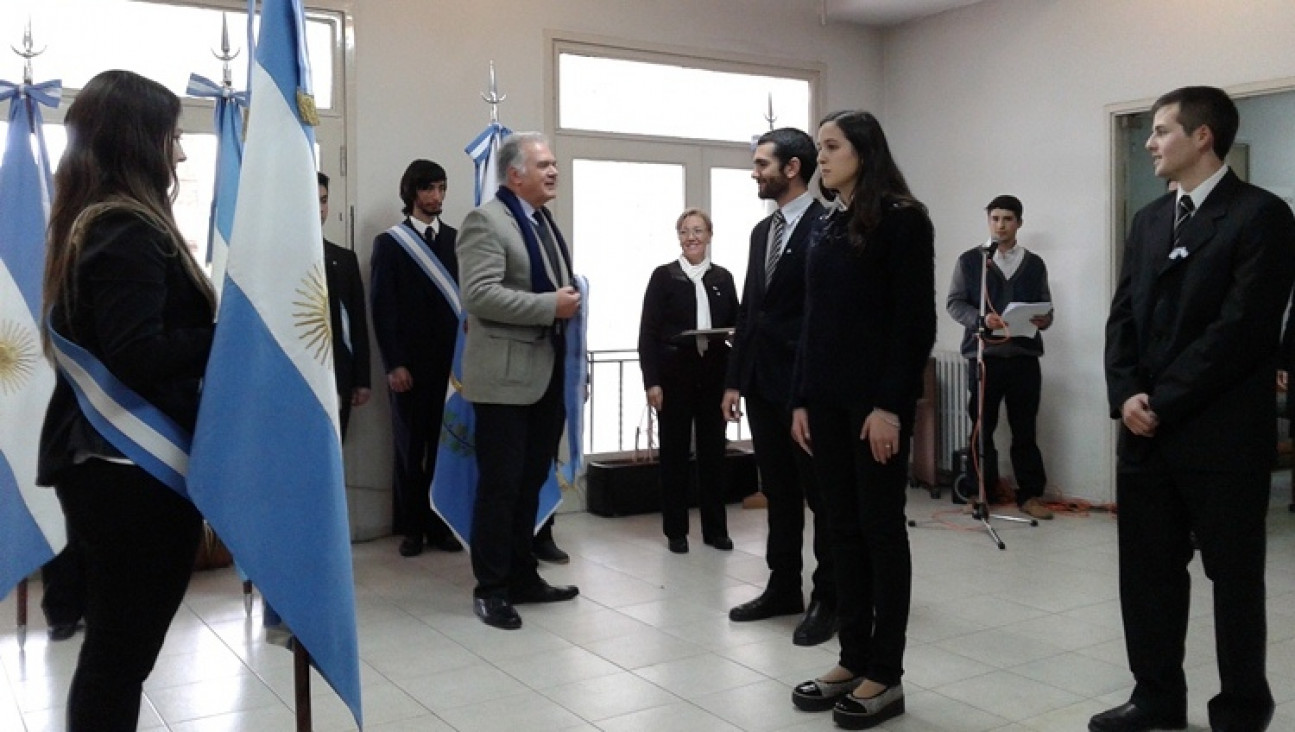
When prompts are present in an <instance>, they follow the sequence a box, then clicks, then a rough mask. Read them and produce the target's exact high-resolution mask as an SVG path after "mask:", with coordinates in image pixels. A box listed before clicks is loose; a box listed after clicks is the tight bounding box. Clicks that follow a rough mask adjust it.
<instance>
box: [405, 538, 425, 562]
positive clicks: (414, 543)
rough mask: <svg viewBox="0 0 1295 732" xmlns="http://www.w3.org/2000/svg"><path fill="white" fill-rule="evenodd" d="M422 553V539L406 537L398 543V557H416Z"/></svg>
mask: <svg viewBox="0 0 1295 732" xmlns="http://www.w3.org/2000/svg"><path fill="white" fill-rule="evenodd" d="M422 553H423V537H421V536H406V537H405V538H404V539H403V540H402V541H401V542H400V556H402V557H416V556H418V555H419V554H422Z"/></svg>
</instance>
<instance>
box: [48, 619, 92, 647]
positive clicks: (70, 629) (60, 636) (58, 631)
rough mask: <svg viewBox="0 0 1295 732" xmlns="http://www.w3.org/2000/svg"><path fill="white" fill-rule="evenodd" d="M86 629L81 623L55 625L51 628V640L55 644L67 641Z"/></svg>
mask: <svg viewBox="0 0 1295 732" xmlns="http://www.w3.org/2000/svg"><path fill="white" fill-rule="evenodd" d="M84 627H85V626H84V625H82V624H81V623H55V624H53V625H51V626H49V639H50V640H51V641H54V642H55V643H57V642H58V641H65V640H67V639H68V638H71V637H72V636H74V635H76V632H77V631H78V630H80V629H81V628H84Z"/></svg>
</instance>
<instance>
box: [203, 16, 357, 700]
mask: <svg viewBox="0 0 1295 732" xmlns="http://www.w3.org/2000/svg"><path fill="white" fill-rule="evenodd" d="M303 21H304V19H303V14H302V6H301V2H300V0H263V2H262V3H261V19H260V38H259V40H258V43H257V48H256V53H255V57H254V58H255V62H254V63H253V65H252V73H251V84H250V92H251V100H250V106H249V109H250V115H249V117H248V124H247V134H246V139H245V141H244V148H243V165H242V171H241V175H240V180H239V186H238V200H237V203H236V205H235V208H234V226H233V229H232V231H231V235H230V241H229V258H228V260H227V262H226V270H225V281H224V283H223V286H222V291H221V298H220V311H219V318H218V321H217V324H216V333H215V336H214V340H213V342H212V349H211V357H210V359H209V360H208V363H207V373H206V378H205V381H204V385H203V393H202V404H201V407H200V409H199V412H198V424H197V427H196V428H195V430H194V439H193V448H192V451H191V454H190V462H189V494H190V495H191V496H192V498H193V501H194V503H196V504H197V505H198V508H199V509H201V510H202V513H203V515H204V516H206V517H207V520H208V521H209V522H210V523H211V525H212V527H213V528H214V529H215V531H216V533H217V534H218V535H219V536H220V537H221V538H222V539H223V540H224V541H225V543H226V544H227V545H228V546H229V548H230V550H231V551H232V552H233V554H234V556H236V557H238V563H239V566H240V567H242V569H243V570H244V571H246V573H247V576H248V578H250V579H251V580H252V582H254V583H255V584H256V586H257V587H258V588H259V589H260V590H261V593H262V595H263V596H264V598H265V602H266V604H267V605H270V606H272V607H273V608H274V610H275V611H277V612H278V614H279V615H280V616H282V618H283V621H284V622H285V623H286V624H287V625H288V627H290V628H291V629H292V632H293V634H294V635H295V636H296V639H297V641H298V642H299V643H301V645H302V646H303V647H304V648H305V650H306V651H307V652H308V653H309V654H310V657H311V659H312V660H313V661H314V663H315V666H316V667H317V668H318V669H319V672H320V674H321V675H322V676H323V677H324V679H325V680H326V681H327V682H328V683H329V684H330V685H331V686H332V687H333V689H334V690H335V691H336V692H337V693H338V695H339V696H340V697H341V698H342V701H343V702H345V703H346V705H347V706H348V707H349V708H350V710H351V713H352V715H354V717H355V720H356V723H357V724H359V723H360V722H361V712H360V678H359V658H358V649H357V643H356V632H355V586H354V582H353V579H352V569H351V546H350V532H349V528H348V524H347V512H346V495H345V485H344V482H343V479H342V451H341V439H340V432H339V427H338V413H337V388H336V385H335V383H334V377H333V370H332V336H333V334H332V333H331V332H330V326H329V317H328V293H327V290H326V285H325V280H324V259H323V258H324V248H323V233H322V232H321V230H320V224H319V201H318V187H317V184H316V177H315V159H314V143H315V140H314V131H313V129H312V127H311V124H312V123H317V121H318V120H317V118H316V116H315V112H314V103H313V100H312V98H311V97H310V94H309V91H310V77H309V66H308V60H307V57H306V51H305V37H304V32H303V31H304V26H303Z"/></svg>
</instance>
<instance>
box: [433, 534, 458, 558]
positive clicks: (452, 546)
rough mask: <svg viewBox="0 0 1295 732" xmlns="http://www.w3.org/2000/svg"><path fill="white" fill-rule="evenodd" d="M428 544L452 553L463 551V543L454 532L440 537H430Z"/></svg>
mask: <svg viewBox="0 0 1295 732" xmlns="http://www.w3.org/2000/svg"><path fill="white" fill-rule="evenodd" d="M427 546H430V547H431V548H433V549H439V550H441V551H443V552H449V553H450V554H453V553H454V552H461V551H463V544H462V543H461V542H460V541H459V540H458V539H457V538H455V536H454V534H446V535H445V536H442V537H441V538H439V539H433V538H431V537H428V538H427Z"/></svg>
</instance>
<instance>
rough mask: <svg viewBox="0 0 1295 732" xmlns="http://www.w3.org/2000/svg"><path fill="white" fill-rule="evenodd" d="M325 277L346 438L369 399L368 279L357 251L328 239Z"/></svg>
mask: <svg viewBox="0 0 1295 732" xmlns="http://www.w3.org/2000/svg"><path fill="white" fill-rule="evenodd" d="M318 176H319V222H320V224H321V225H322V224H324V223H326V222H327V221H328V176H327V175H325V174H324V173H318ZM324 277H325V280H326V282H327V284H328V314H329V319H330V321H331V324H332V328H333V374H334V375H335V376H336V378H337V405H338V410H339V412H340V413H341V414H340V416H341V425H342V438H343V439H345V438H346V424H347V422H349V421H350V419H351V407H360V406H363V405H365V404H367V403H368V402H369V395H370V394H371V392H370V390H369V319H368V317H367V316H366V315H365V314H364V283H363V282H362V281H360V263H359V260H357V259H356V257H355V252H353V251H351V250H350V249H346V248H344V247H339V246H337V245H336V244H334V243H333V242H331V241H329V240H327V239H325V240H324Z"/></svg>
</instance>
